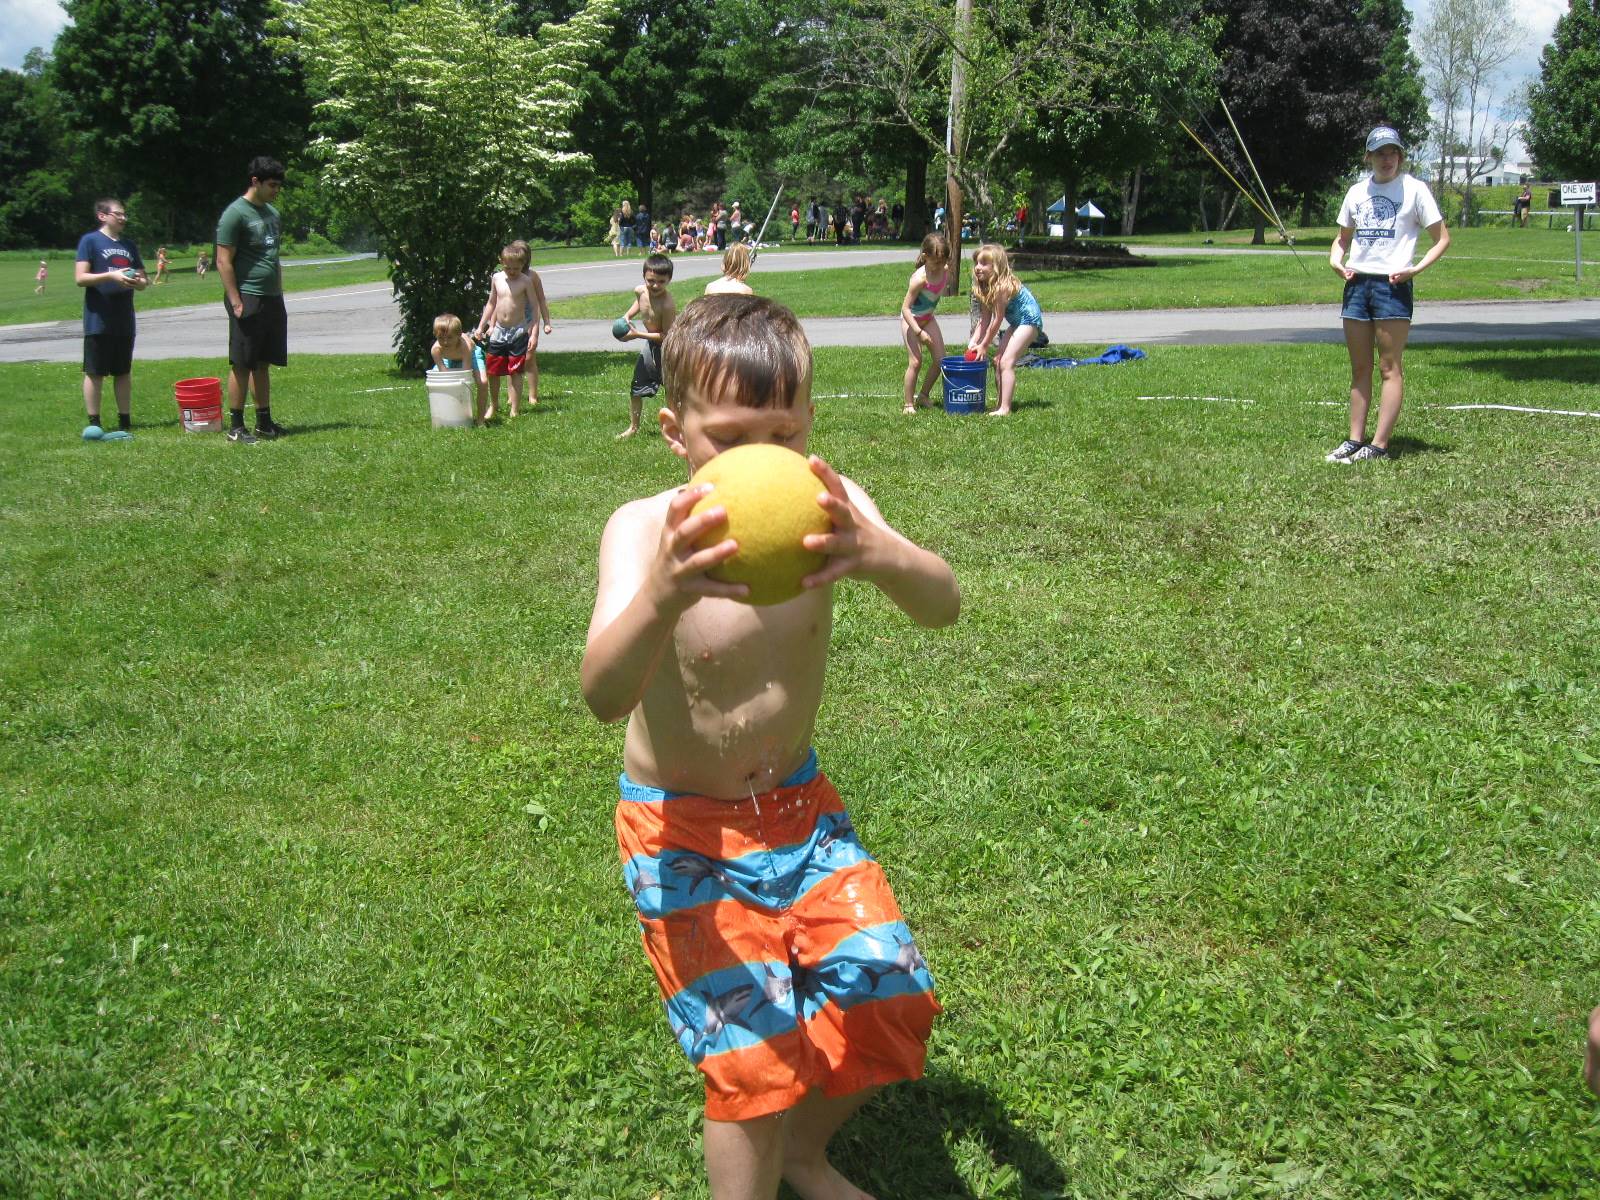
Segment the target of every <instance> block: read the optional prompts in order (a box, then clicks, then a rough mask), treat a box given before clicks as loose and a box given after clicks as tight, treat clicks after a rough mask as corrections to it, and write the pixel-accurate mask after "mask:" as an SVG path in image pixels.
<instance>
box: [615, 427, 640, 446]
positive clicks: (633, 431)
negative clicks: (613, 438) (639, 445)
mask: <svg viewBox="0 0 1600 1200" xmlns="http://www.w3.org/2000/svg"><path fill="white" fill-rule="evenodd" d="M638 432H639V427H638V426H637V425H629V426H628V427H627V428H626V429H624V430H623V431H622V432H621V433H619V434H617V441H619V442H620V441H621V440H622V439H623V438H631V437H632V436H633V435H634V434H636V433H638Z"/></svg>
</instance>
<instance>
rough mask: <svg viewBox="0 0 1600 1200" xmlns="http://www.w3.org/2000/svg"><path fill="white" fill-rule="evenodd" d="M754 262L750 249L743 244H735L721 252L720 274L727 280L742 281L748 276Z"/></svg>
mask: <svg viewBox="0 0 1600 1200" xmlns="http://www.w3.org/2000/svg"><path fill="white" fill-rule="evenodd" d="M754 262H755V260H754V259H753V258H751V256H750V247H749V246H746V245H745V244H744V243H743V242H735V243H734V244H733V245H731V246H729V247H728V248H727V249H726V250H724V251H723V252H722V273H723V274H724V275H726V276H727V277H728V278H729V279H743V278H744V277H745V276H747V275H749V274H750V267H751V266H752V265H753V264H754Z"/></svg>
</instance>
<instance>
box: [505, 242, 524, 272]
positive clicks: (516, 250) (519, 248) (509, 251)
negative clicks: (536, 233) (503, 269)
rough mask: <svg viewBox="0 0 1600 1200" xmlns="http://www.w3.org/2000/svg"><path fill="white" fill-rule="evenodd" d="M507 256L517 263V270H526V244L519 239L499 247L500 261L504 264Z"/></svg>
mask: <svg viewBox="0 0 1600 1200" xmlns="http://www.w3.org/2000/svg"><path fill="white" fill-rule="evenodd" d="M508 256H509V257H511V258H513V259H515V260H516V261H517V270H519V271H526V270H527V269H528V258H529V254H528V243H527V242H525V241H523V240H522V239H521V238H518V239H517V240H516V241H514V242H507V243H506V244H505V245H504V246H501V247H500V261H501V262H504V261H505V260H506V258H507V257H508Z"/></svg>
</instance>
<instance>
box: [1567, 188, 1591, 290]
mask: <svg viewBox="0 0 1600 1200" xmlns="http://www.w3.org/2000/svg"><path fill="white" fill-rule="evenodd" d="M1594 193H1595V186H1594V184H1593V183H1592V182H1591V183H1563V184H1562V185H1561V205H1562V207H1563V208H1575V209H1577V210H1578V219H1577V220H1576V221H1574V222H1573V223H1572V270H1573V274H1574V276H1575V277H1576V278H1577V281H1578V282H1579V283H1582V282H1583V216H1584V209H1585V208H1587V207H1588V206H1589V205H1591V204H1593V203H1594V202H1595V198H1594Z"/></svg>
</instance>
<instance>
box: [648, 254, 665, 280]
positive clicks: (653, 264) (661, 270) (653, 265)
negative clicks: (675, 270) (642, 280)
mask: <svg viewBox="0 0 1600 1200" xmlns="http://www.w3.org/2000/svg"><path fill="white" fill-rule="evenodd" d="M644 270H645V271H655V272H656V273H657V274H660V275H665V276H666V277H667V278H668V279H671V278H672V260H671V259H670V258H668V257H667V256H666V255H665V254H652V255H651V256H650V257H649V258H647V259H645V260H644ZM642 273H643V272H641V274H642Z"/></svg>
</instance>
